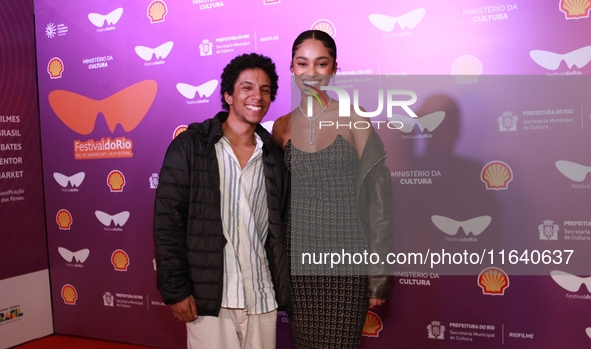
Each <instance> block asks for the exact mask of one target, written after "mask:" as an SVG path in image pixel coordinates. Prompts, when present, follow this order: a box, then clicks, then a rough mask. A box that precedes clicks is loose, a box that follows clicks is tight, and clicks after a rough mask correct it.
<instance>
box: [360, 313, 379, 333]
mask: <svg viewBox="0 0 591 349" xmlns="http://www.w3.org/2000/svg"><path fill="white" fill-rule="evenodd" d="M382 329H384V323H383V322H382V319H380V317H379V316H378V314H376V313H374V312H371V311H368V312H367V315H366V316H365V324H364V325H363V333H362V334H361V335H362V336H366V337H379V333H380V331H381V330H382Z"/></svg>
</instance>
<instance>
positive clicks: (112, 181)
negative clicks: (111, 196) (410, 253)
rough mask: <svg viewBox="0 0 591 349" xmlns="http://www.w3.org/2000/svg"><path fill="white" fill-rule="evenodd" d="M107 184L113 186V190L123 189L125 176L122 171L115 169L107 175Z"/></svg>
mask: <svg viewBox="0 0 591 349" xmlns="http://www.w3.org/2000/svg"><path fill="white" fill-rule="evenodd" d="M107 185H108V186H109V188H111V191H112V192H120V191H123V186H124V185H125V176H124V175H123V173H121V172H120V171H117V170H113V171H111V172H110V173H109V175H108V176H107Z"/></svg>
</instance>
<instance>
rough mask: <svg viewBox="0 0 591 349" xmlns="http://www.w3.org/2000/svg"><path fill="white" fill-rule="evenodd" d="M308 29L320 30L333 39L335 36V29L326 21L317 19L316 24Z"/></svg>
mask: <svg viewBox="0 0 591 349" xmlns="http://www.w3.org/2000/svg"><path fill="white" fill-rule="evenodd" d="M310 29H313V30H322V31H323V32H325V33H327V34H328V35H330V36H331V37H333V38H334V37H335V36H337V28H336V27H335V26H334V24H333V23H332V22H331V21H329V20H328V19H319V20H317V21H316V22H314V24H312V26H311V27H310Z"/></svg>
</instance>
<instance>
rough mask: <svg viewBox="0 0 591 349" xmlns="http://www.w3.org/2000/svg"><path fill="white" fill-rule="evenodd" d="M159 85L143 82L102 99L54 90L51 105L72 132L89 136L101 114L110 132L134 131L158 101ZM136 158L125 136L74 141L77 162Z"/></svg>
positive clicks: (130, 141)
mask: <svg viewBox="0 0 591 349" xmlns="http://www.w3.org/2000/svg"><path fill="white" fill-rule="evenodd" d="M157 90H158V85H157V84H156V82H155V81H154V80H144V81H140V82H138V83H135V84H133V85H131V86H128V87H126V88H124V89H123V90H121V91H119V92H116V93H114V94H113V95H111V96H109V97H107V98H104V99H102V100H94V99H91V98H88V97H85V96H82V95H79V94H77V93H74V92H70V91H64V90H54V91H51V92H50V93H49V96H48V99H49V104H50V106H51V108H52V109H53V111H54V112H55V114H56V115H57V117H58V118H59V119H60V120H61V121H62V122H63V123H64V124H65V125H66V126H68V127H69V128H70V129H71V130H72V131H74V132H76V133H79V134H81V135H88V134H90V133H91V132H92V131H93V130H94V127H95V124H96V119H97V116H98V114H99V113H102V114H103V116H104V117H105V120H106V122H107V126H108V127H109V130H110V131H111V132H115V128H116V127H117V125H121V126H122V127H123V130H124V131H125V132H131V131H132V130H133V129H135V128H136V127H137V126H138V125H139V123H140V122H141V121H142V120H143V119H144V117H145V116H146V114H147V112H148V110H149V109H150V107H151V106H152V103H153V102H154V99H155V98H156V92H157ZM132 156H133V142H132V140H131V139H128V138H126V137H118V138H115V139H111V138H110V137H107V138H101V139H100V140H99V141H95V140H94V139H90V140H87V141H80V140H75V141H74V158H75V159H76V160H90V159H113V158H129V157H132Z"/></svg>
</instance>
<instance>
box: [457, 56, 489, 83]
mask: <svg viewBox="0 0 591 349" xmlns="http://www.w3.org/2000/svg"><path fill="white" fill-rule="evenodd" d="M481 74H482V62H480V60H479V59H478V58H477V57H476V56H473V55H463V56H460V57H458V58H456V59H455V60H454V62H453V63H452V65H451V75H453V76H454V77H455V78H456V83H458V84H474V83H477V82H478V75H481Z"/></svg>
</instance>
